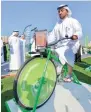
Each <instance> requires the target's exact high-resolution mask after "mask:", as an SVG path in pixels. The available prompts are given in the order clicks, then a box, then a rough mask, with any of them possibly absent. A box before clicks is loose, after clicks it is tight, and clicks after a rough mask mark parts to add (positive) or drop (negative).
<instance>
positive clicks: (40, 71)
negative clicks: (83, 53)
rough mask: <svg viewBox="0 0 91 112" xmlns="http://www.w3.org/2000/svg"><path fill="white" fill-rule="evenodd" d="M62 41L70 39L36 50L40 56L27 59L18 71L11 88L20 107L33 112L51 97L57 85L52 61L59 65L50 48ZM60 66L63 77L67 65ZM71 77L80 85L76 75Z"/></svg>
mask: <svg viewBox="0 0 91 112" xmlns="http://www.w3.org/2000/svg"><path fill="white" fill-rule="evenodd" d="M64 39H71V38H63V39H60V40H58V41H56V42H54V43H51V44H49V45H48V46H46V47H45V48H44V49H42V50H37V51H38V52H40V55H37V56H34V57H32V58H30V59H28V60H27V61H26V62H25V63H24V65H23V66H22V67H21V69H20V70H19V71H18V73H17V76H16V78H15V81H14V86H13V88H14V97H15V100H16V102H17V103H18V104H19V105H20V106H21V107H23V108H25V109H27V110H32V112H35V111H36V108H39V107H41V106H42V105H44V104H45V103H46V102H47V101H48V100H49V98H50V97H51V95H52V93H53V91H54V89H55V86H56V83H57V71H56V65H55V64H54V61H53V60H55V61H56V62H58V63H60V64H61V62H60V60H59V58H58V57H57V56H56V55H55V53H54V52H53V51H52V50H51V46H53V45H55V44H57V43H58V42H59V41H62V40H64ZM62 66H63V69H62V70H63V71H64V73H63V77H65V76H66V73H67V65H66V64H65V65H62ZM72 75H73V81H74V82H76V83H77V84H80V82H79V80H78V79H77V77H76V75H75V74H74V73H72Z"/></svg>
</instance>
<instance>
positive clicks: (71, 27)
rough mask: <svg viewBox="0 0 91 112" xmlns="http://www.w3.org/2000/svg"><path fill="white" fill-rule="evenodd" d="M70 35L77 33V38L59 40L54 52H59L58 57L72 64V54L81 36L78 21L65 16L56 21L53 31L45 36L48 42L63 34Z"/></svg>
mask: <svg viewBox="0 0 91 112" xmlns="http://www.w3.org/2000/svg"><path fill="white" fill-rule="evenodd" d="M66 35H68V37H71V36H72V35H77V36H78V40H63V41H60V42H59V43H58V44H57V46H56V47H59V48H57V49H56V52H57V53H58V54H59V59H60V61H61V58H63V60H64V61H65V62H67V63H68V64H69V65H71V66H74V54H75V53H77V50H78V48H79V45H78V43H79V39H80V38H81V37H82V28H81V25H80V23H79V22H78V21H77V20H76V19H74V18H72V17H66V18H65V19H64V20H62V21H59V22H57V24H56V25H55V27H54V29H53V31H52V32H51V33H50V35H49V36H48V38H47V41H48V43H51V42H53V41H57V40H59V39H60V38H65V36H66Z"/></svg>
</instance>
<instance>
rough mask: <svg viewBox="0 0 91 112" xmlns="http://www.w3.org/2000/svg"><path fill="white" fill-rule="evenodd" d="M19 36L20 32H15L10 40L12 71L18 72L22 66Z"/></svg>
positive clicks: (10, 68)
mask: <svg viewBox="0 0 91 112" xmlns="http://www.w3.org/2000/svg"><path fill="white" fill-rule="evenodd" d="M18 35H19V31H13V33H12V35H11V36H10V37H9V40H8V42H9V46H10V66H9V70H10V71H12V70H18V69H19V68H20V66H21V52H20V39H19V36H18Z"/></svg>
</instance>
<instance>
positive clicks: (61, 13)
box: [58, 8, 68, 19]
mask: <svg viewBox="0 0 91 112" xmlns="http://www.w3.org/2000/svg"><path fill="white" fill-rule="evenodd" d="M58 15H59V17H60V19H64V18H65V17H66V16H67V15H68V11H67V10H66V9H65V8H60V9H58Z"/></svg>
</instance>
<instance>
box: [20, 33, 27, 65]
mask: <svg viewBox="0 0 91 112" xmlns="http://www.w3.org/2000/svg"><path fill="white" fill-rule="evenodd" d="M25 42H26V40H25V37H24V35H21V37H20V47H21V48H20V49H21V63H22V64H24V62H25Z"/></svg>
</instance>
